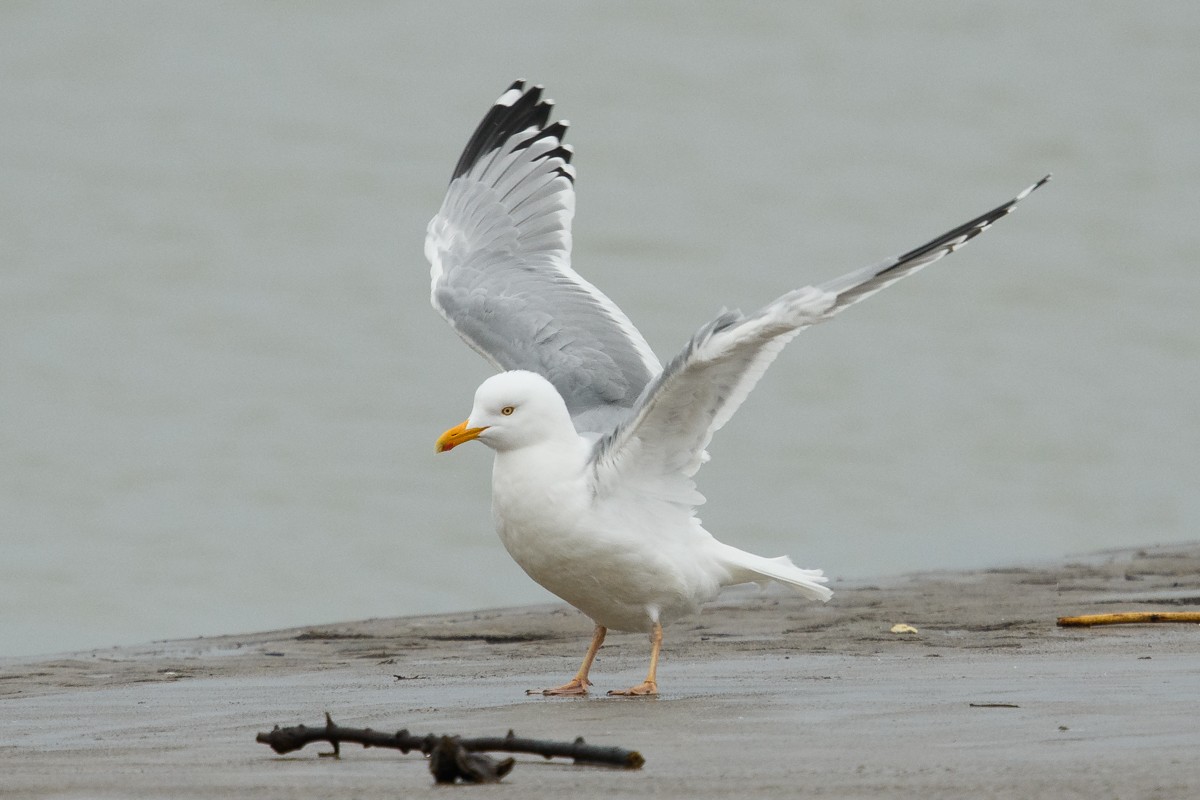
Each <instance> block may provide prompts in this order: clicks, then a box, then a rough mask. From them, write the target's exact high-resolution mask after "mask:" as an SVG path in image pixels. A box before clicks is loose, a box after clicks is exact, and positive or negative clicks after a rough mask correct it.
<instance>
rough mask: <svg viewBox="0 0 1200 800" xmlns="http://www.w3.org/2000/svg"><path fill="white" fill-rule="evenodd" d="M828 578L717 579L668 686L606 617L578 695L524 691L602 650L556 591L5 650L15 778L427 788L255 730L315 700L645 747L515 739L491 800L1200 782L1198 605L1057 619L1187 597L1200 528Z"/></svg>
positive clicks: (409, 723)
mask: <svg viewBox="0 0 1200 800" xmlns="http://www.w3.org/2000/svg"><path fill="white" fill-rule="evenodd" d="M834 588H835V590H836V592H837V593H836V595H835V596H834V599H833V600H832V601H831V602H830V603H829V604H828V605H826V606H818V605H815V604H813V603H810V602H807V601H804V600H802V599H800V598H797V597H794V596H791V595H789V594H787V593H786V592H784V591H775V590H772V591H770V592H768V593H766V594H760V593H759V592H757V590H753V591H736V592H730V593H727V594H726V595H725V596H724V597H723V598H722V600H721V601H720V602H718V603H715V604H712V605H710V606H709V607H707V608H706V609H705V611H704V613H703V614H702V615H700V616H699V617H698V618H696V619H694V620H684V621H681V622H678V623H676V624H674V625H673V626H671V627H670V628H668V630H667V639H666V647H665V650H664V655H663V661H662V664H661V666H660V670H659V687H660V690H661V692H662V694H661V695H660V696H659V697H658V698H653V699H625V698H608V697H605V696H604V691H605V690H607V689H614V688H624V687H626V686H629V685H632V684H634V683H637V682H638V681H640V680H641V678H642V677H643V673H644V670H645V666H646V659H647V655H648V644H647V642H646V640H645V637H644V636H640V635H631V634H615V635H611V636H610V638H609V641H608V643H607V644H606V645H605V647H604V649H603V650H602V651H601V655H600V658H599V659H598V660H597V663H596V666H595V668H594V669H593V673H592V678H593V680H594V681H595V683H596V685H595V687H594V691H595V694H594V695H592V696H591V697H589V698H586V699H569V698H542V697H526V696H525V694H524V690H525V689H526V688H534V687H538V688H540V687H544V686H550V685H556V684H558V683H561V682H563V681H564V680H566V679H567V678H569V677H570V675H571V674H573V673H574V670H575V669H576V667H577V666H578V661H579V659H580V657H581V656H582V654H583V651H584V649H585V647H586V645H587V640H588V635H589V633H590V624H589V623H588V621H587V620H586V619H585V618H583V617H582V616H581V615H579V614H578V613H577V612H575V611H573V610H571V609H568V608H565V607H560V606H542V607H534V608H517V609H504V610H492V611H482V612H477V613H465V614H455V615H446V616H436V617H413V618H403V619H380V620H369V621H365V622H353V623H346V624H339V625H330V626H320V627H316V628H310V629H294V630H286V631H276V632H271V633H261V634H249V635H240V636H226V637H219V638H206V639H196V640H190V641H171V642H159V643H155V644H151V645H146V646H142V647H120V648H114V649H110V650H95V651H89V652H86V653H75V654H70V655H62V656H55V657H41V658H22V659H7V660H0V765H2V768H0V797H9V796H11V797H80V798H83V797H87V798H108V797H113V798H116V797H121V798H151V797H153V798H160V797H185V798H191V797H195V798H212V797H221V796H243V797H248V796H253V797H256V798H276V797H278V798H284V797H286V798H294V797H300V796H306V795H308V796H313V797H323V796H337V797H363V798H366V797H398V796H410V795H412V794H413V793H422V792H433V791H437V789H435V787H434V786H433V783H432V780H431V778H430V775H429V773H428V771H427V768H426V764H425V763H424V760H423V759H422V758H421V757H420V756H414V755H411V754H410V755H407V756H404V755H400V754H399V753H396V752H387V751H380V750H362V749H361V748H358V747H356V746H349V745H348V746H346V747H345V748H344V749H343V757H342V758H341V759H340V760H334V759H329V758H319V757H318V755H317V753H318V752H319V751H321V750H326V749H328V748H327V747H326V746H323V745H317V746H310V747H309V748H307V749H305V750H302V751H300V752H299V753H295V754H292V755H289V756H283V757H281V756H276V755H275V754H274V753H272V752H271V751H270V750H269V749H268V748H267V747H265V746H263V745H260V744H257V743H255V741H254V736H255V734H256V733H257V732H258V731H262V730H268V729H270V728H271V727H272V726H273V725H275V724H280V725H293V724H299V723H306V724H310V725H314V724H318V723H320V722H321V721H322V719H323V717H322V715H323V713H324V712H325V711H329V712H330V713H331V714H332V715H333V717H334V719H335V720H336V721H338V722H339V723H342V724H345V725H351V726H358V727H374V728H376V729H381V730H396V729H400V728H408V729H409V730H410V731H412V732H414V733H427V732H436V733H458V734H463V735H467V736H482V735H498V734H503V733H504V732H505V731H507V730H508V729H510V728H511V729H515V730H516V732H517V733H518V734H520V735H523V736H530V737H537V738H549V739H568V740H570V739H574V738H575V737H577V736H583V737H585V738H586V739H587V740H588V741H589V742H591V743H594V744H604V745H619V746H624V747H629V748H633V749H636V750H639V751H640V752H641V753H642V754H643V755H644V756H645V758H646V766H645V767H644V768H643V769H642V770H640V771H630V772H626V771H617V770H610V769H602V768H594V767H575V766H571V765H570V764H567V763H551V762H545V761H543V760H541V759H538V758H536V757H522V758H520V759H519V760H518V764H517V766H516V768H515V770H514V771H513V773H512V774H511V775H509V776H508V777H507V778H506V779H505V781H504V783H502V784H500V785H499V786H496V787H492V788H489V789H472V790H470V791H478V792H486V793H487V796H489V797H490V796H509V797H514V798H516V797H520V798H526V797H529V798H541V797H546V798H551V797H553V798H561V797H565V796H569V795H574V796H583V797H588V796H598V795H600V794H601V793H604V794H606V795H608V796H614V797H625V796H629V797H633V796H637V797H643V796H661V797H695V798H708V797H713V798H716V797H731V796H735V795H738V794H746V795H748V796H753V797H793V796H804V797H922V798H963V797H989V798H992V797H994V798H1009V797H1012V798H1023V800H1025V799H1027V798H1036V797H1054V798H1074V797H1079V798H1089V799H1090V798H1107V797H1114V798H1115V797H1121V798H1176V797H1178V798H1194V797H1200V764H1198V762H1197V758H1196V754H1197V752H1198V750H1200V658H1198V656H1200V626H1197V625H1193V624H1158V625H1135V626H1112V627H1097V628H1090V629H1082V628H1078V629H1076V628H1073V629H1065V628H1058V627H1056V625H1055V620H1056V618H1057V617H1058V616H1062V615H1067V614H1080V613H1102V612H1111V611H1130V610H1158V611H1162V610H1194V609H1195V608H1196V606H1198V605H1200V544H1188V545H1180V546H1170V547H1160V548H1152V549H1144V550H1139V551H1120V552H1105V553H1097V554H1094V555H1089V556H1087V557H1085V558H1079V559H1075V560H1072V561H1070V562H1069V563H1064V564H1053V565H1034V566H1025V567H1017V568H1012V569H997V570H986V571H978V572H931V573H922V574H914V575H906V576H901V577H894V578H887V579H881V580H878V581H869V582H866V581H856V582H848V581H847V582H836V583H835V584H834ZM333 590H334V591H336V589H333ZM898 623H903V624H908V625H911V626H913V627H914V628H916V629H917V632H916V633H903V634H900V633H891V632H890V629H891V628H892V626H893V625H895V624H898ZM463 791H467V790H465V789H464V790H463Z"/></svg>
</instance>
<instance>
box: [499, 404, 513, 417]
mask: <svg viewBox="0 0 1200 800" xmlns="http://www.w3.org/2000/svg"><path fill="white" fill-rule="evenodd" d="M514 411H516V409H515V408H513V407H512V406H505V407H504V408H502V409H500V413H501V414H503V415H504V416H506V417H507V416H510V415H511V414H512V412H514Z"/></svg>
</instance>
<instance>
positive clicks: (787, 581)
mask: <svg viewBox="0 0 1200 800" xmlns="http://www.w3.org/2000/svg"><path fill="white" fill-rule="evenodd" d="M717 544H718V545H719V547H720V549H719V551H718V553H717V557H718V558H719V559H720V561H721V565H722V566H724V567H725V568H726V569H727V570H729V578H730V579H729V582H728V583H727V584H726V585H728V586H733V585H734V584H738V583H763V582H765V581H778V582H779V583H782V584H784V585H786V586H790V587H791V588H793V589H795V590H796V591H798V592H800V593H801V594H802V595H804V596H805V597H810V598H812V599H813V600H820V601H821V602H822V603H824V602H825V601H826V600H828V599H829V598H831V597H833V590H832V589H829V588H828V587H826V586H824V585H823V584H825V583H827V582H828V581H829V578H826V577H825V573H824V572H822V571H821V570H819V569H800V568H799V567H797V566H796V565H795V564H793V563H792V560H791V559H790V558H788V557H787V556H780V557H779V558H763V557H762V556H756V555H754V554H753V553H747V552H746V551H745V550H738V549H737V548H736V547H730V546H729V545H727V544H724V543H722V542H717Z"/></svg>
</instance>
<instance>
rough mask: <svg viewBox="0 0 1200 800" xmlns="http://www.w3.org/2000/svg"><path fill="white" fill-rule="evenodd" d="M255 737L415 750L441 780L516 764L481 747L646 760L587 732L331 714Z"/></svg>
mask: <svg viewBox="0 0 1200 800" xmlns="http://www.w3.org/2000/svg"><path fill="white" fill-rule="evenodd" d="M256 741H258V742H261V743H262V744H265V745H269V746H270V747H271V749H272V750H274V751H275V752H276V753H279V754H281V755H282V754H284V753H290V752H292V751H293V750H299V749H300V748H302V747H304V746H305V745H308V744H311V743H313V742H329V743H330V744H331V745H333V752H331V753H322V754H321V755H329V756H333V757H334V758H338V757H340V753H341V747H340V745H341V743H342V742H350V743H352V744H360V745H362V746H363V747H388V748H392V749H394V750H399V751H400V752H402V753H408V752H411V751H413V750H417V751H420V752H421V753H423V754H425V755H427V756H430V757H431V759H430V764H429V769H430V771H431V772H433V774H434V778H435V779H436V780H437V782H438V783H453V782H454V781H455V780H456V779H461V780H464V781H468V782H471V783H494V782H496V781H498V780H500V778H502V777H504V776H505V775H506V774H508V772H509V770H511V769H512V766H513V760H512V759H511V758H508V759H505V760H503V761H499V762H497V761H495V760H494V759H491V758H488V757H487V756H481V755H478V754H479V753H481V752H485V751H491V752H503V753H531V754H533V755H539V756H544V757H545V758H555V757H559V758H571V759H574V761H575V763H576V764H598V765H604V766H611V767H623V768H625V769H639V768H641V766H642V765H643V764H644V763H645V759H643V758H642V755H641V753H638V752H637V751H636V750H626V749H624V748H621V747H596V746H594V745H590V744H587V743H586V742H584V740H583V737H580V738H578V739H576V740H575V741H573V742H551V741H545V740H542V739H526V738H521V737H518V736H517V735H516V734H514V733H513V732H512V731H509V732H508V735H507V736H482V737H477V738H474V739H463V738H461V737H458V736H435V735H434V734H427V735H425V736H414V735H412V734H410V733H409V732H408V731H407V730H400V731H397V732H395V733H384V732H382V731H375V730H372V729H370V728H345V727H342V726H340V725H337V724H336V723H334V721H333V719H332V718H331V717H330V716H329V714H326V715H325V724H324V725H321V726H318V727H312V728H310V727H308V726H305V725H295V726H292V727H287V728H281V727H279V726H278V725H276V726H275V729H274V730H272V731H270V732H268V733H260V734H258V736H257V737H256Z"/></svg>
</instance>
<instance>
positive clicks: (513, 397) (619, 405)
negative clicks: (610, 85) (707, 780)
mask: <svg viewBox="0 0 1200 800" xmlns="http://www.w3.org/2000/svg"><path fill="white" fill-rule="evenodd" d="M542 91H543V88H542V87H541V86H532V87H529V88H526V85H525V82H524V81H516V82H515V83H513V84H512V86H510V87H509V88H508V90H507V91H505V92H504V93H503V94H502V95H500V98H499V99H498V100H496V102H495V104H494V105H493V106H492V107H491V109H490V110H489V111H488V112H487V114H486V115H485V116H484V118H483V120H482V121H481V122H480V124H479V126H478V128H477V129H476V130H475V133H474V135H472V136H471V139H470V140H469V141H468V143H467V146H466V148H465V149H464V150H463V152H462V155H461V157H460V158H459V159H458V163H457V165H456V166H455V167H454V173H453V175H452V177H451V180H450V186H449V189H448V190H447V192H446V197H445V200H444V201H443V202H442V206H441V209H440V210H439V211H438V213H437V215H436V216H435V217H434V218H433V219H432V220H431V221H430V223H429V227H428V230H427V235H426V239H425V255H426V257H427V258H428V259H429V262H430V276H431V279H432V289H431V301H432V303H433V307H434V308H435V309H436V310H437V311H438V312H440V313H441V315H442V316H443V317H444V318H445V319H446V321H447V322H448V323H449V324H450V326H451V327H452V328H453V329H454V330H455V331H457V332H458V334H459V335H460V336H461V337H462V338H463V339H464V340H465V341H466V342H467V344H469V345H470V346H471V347H472V348H474V349H475V350H476V351H478V352H479V353H480V354H481V355H482V356H483V357H484V358H485V359H487V360H488V361H489V362H491V364H492V365H493V366H494V367H495V368H496V369H497V370H499V371H500V372H499V374H497V375H494V376H492V377H490V378H488V379H487V380H486V381H484V382H483V384H482V385H481V386H480V387H479V389H478V390H477V391H476V393H475V400H474V405H473V406H472V408H471V413H470V415H469V416H468V417H467V419H466V421H464V422H463V423H461V424H460V425H457V426H455V427H453V428H451V429H450V430H447V431H446V432H445V433H443V434H442V435H441V436H440V437H439V438H438V440H437V444H436V450H437V452H439V453H440V452H446V451H449V450H451V449H453V448H455V447H457V446H458V445H461V444H464V443H466V442H470V441H472V440H474V441H479V442H482V443H483V444H485V445H486V446H488V447H490V448H491V449H492V450H493V451H495V462H494V467H493V471H492V517H493V521H494V523H495V527H496V531H497V533H498V534H499V537H500V540H501V542H502V543H503V544H504V547H505V549H506V550H507V551H508V553H509V555H511V556H512V558H513V559H514V560H515V561H516V562H517V564H519V565H520V566H521V568H522V569H523V570H524V571H525V572H526V573H527V574H528V575H529V577H531V578H532V579H533V580H534V581H536V582H537V583H539V584H541V585H542V586H543V587H545V588H546V589H548V590H549V591H550V592H552V593H554V594H555V595H557V596H558V597H560V598H562V599H563V600H565V601H566V602H568V603H570V604H571V605H572V606H574V607H575V608H577V609H579V610H580V611H582V612H583V613H584V614H586V615H587V616H588V617H589V618H591V620H592V621H593V622H594V623H595V628H594V631H593V634H592V640H591V644H590V645H589V647H588V649H587V654H586V655H585V656H584V659H583V663H582V664H581V666H580V667H579V670H578V672H576V674H575V676H574V677H573V678H572V679H571V680H570V681H568V682H567V683H565V684H563V685H562V686H558V687H555V688H551V689H544V690H541V693H542V694H544V695H568V696H569V695H586V694H587V693H588V687H589V686H590V685H591V681H590V680H589V679H588V675H589V672H590V670H591V667H592V663H593V661H594V660H595V658H596V654H597V652H598V651H599V649H600V646H601V645H602V644H603V643H604V638H605V635H606V634H607V632H608V631H609V630H617V631H634V632H643V633H648V634H649V637H650V643H651V650H650V669H649V672H648V673H647V675H646V679H645V680H644V681H642V682H641V683H640V684H638V685H636V686H634V687H632V688H630V689H626V690H624V691H614V692H609V694H610V695H627V696H640V695H656V694H657V693H658V682H657V668H658V660H659V653H660V651H661V648H662V641H663V625H664V624H667V623H669V622H671V621H672V620H675V619H678V618H680V617H682V616H686V615H691V614H694V613H696V612H697V611H698V610H699V607H700V606H701V605H702V604H703V603H705V602H707V601H710V600H712V599H714V598H715V597H716V596H717V595H718V594H719V593H720V592H721V590H722V589H723V588H724V587H726V586H732V585H735V584H742V583H752V582H753V583H759V584H760V585H765V584H767V583H769V582H771V581H775V582H778V583H781V584H784V585H785V586H788V587H791V588H792V589H794V590H796V591H798V592H799V593H800V594H802V595H804V596H806V597H809V598H812V599H814V600H819V601H826V600H828V599H829V598H830V597H831V596H832V594H833V593H832V592H831V591H830V590H829V588H828V587H826V586H825V585H824V584H825V583H826V582H827V581H828V578H826V577H825V575H824V574H823V573H822V571H821V570H817V569H800V568H799V567H796V566H795V565H794V564H793V563H792V561H791V559H789V558H788V557H787V556H781V557H777V558H764V557H762V556H758V555H754V554H753V553H748V552H746V551H744V550H739V549H738V548H736V547H732V546H730V545H727V544H724V543H722V542H720V541H718V540H717V539H716V538H715V537H714V536H713V535H712V534H710V533H709V532H708V531H706V530H705V529H704V528H703V527H701V524H700V520H699V519H698V518H697V517H696V513H695V511H696V507H697V506H698V505H700V504H701V503H702V502H704V497H703V496H702V495H701V494H700V493H699V492H698V491H697V490H696V485H695V482H694V480H693V478H694V476H695V475H696V472H697V471H698V470H699V469H700V467H701V465H703V464H704V463H705V462H706V461H707V460H708V454H707V453H706V451H705V448H706V447H707V446H708V444H709V442H710V440H711V439H712V436H713V434H714V433H715V432H716V431H717V430H718V429H719V428H721V426H722V425H724V424H725V423H726V422H728V421H729V419H730V417H731V416H732V415H733V413H734V412H735V411H736V410H737V409H738V407H739V406H740V405H741V404H742V402H743V401H744V400H745V399H746V396H747V395H748V394H749V393H750V391H751V389H753V388H754V385H755V384H756V383H757V382H758V380H759V378H760V377H761V376H762V375H763V373H764V371H765V370H766V369H767V367H768V366H769V365H770V364H771V362H772V361H773V360H774V359H775V357H776V356H777V355H778V354H779V351H780V350H781V349H782V348H783V346H784V345H785V344H787V343H788V342H789V341H791V340H792V339H793V338H794V337H795V336H796V334H798V333H799V332H800V331H802V330H804V329H805V328H807V327H809V326H810V325H815V324H816V323H818V322H822V321H824V320H827V319H829V318H830V317H832V316H833V315H835V314H837V313H838V312H840V311H841V310H842V309H844V308H846V307H847V306H850V305H852V304H854V303H857V302H858V301H860V300H863V299H864V298H866V297H869V296H870V295H872V294H874V293H875V292H877V291H879V290H880V289H882V288H884V287H885V286H888V285H889V284H891V283H894V282H895V281H898V280H900V279H901V278H903V277H905V276H907V275H911V274H912V273H914V272H916V271H917V270H919V269H921V268H922V267H925V266H928V265H929V264H932V263H933V262H934V261H937V260H938V259H940V258H942V257H943V256H945V255H948V254H949V253H952V252H954V251H955V250H957V249H958V248H959V247H962V246H963V245H964V244H966V243H967V242H968V241H970V240H971V239H973V238H974V237H976V236H978V235H979V234H980V233H983V232H984V231H985V230H987V229H988V227H990V226H991V225H992V223H994V222H996V221H997V220H998V219H1000V218H1001V217H1004V216H1005V215H1007V214H1008V213H1009V212H1011V211H1012V210H1013V208H1014V207H1015V206H1016V204H1017V203H1019V202H1020V201H1021V200H1023V199H1024V198H1025V197H1027V196H1028V195H1029V194H1030V193H1031V192H1032V191H1034V190H1035V189H1037V188H1038V187H1039V186H1041V185H1043V184H1044V183H1045V182H1046V181H1048V180H1049V179H1050V176H1049V175H1047V176H1046V177H1044V178H1042V179H1041V180H1039V181H1038V182H1037V183H1035V184H1033V185H1032V186H1030V187H1029V188H1027V189H1025V190H1024V191H1023V192H1021V193H1020V194H1018V195H1017V196H1016V197H1015V198H1013V199H1012V200H1010V201H1009V202H1007V203H1004V204H1003V205H1001V206H998V207H997V208H995V209H993V210H991V211H989V212H987V213H986V214H982V215H981V216H978V217H976V218H975V219H972V220H971V221H969V222H966V223H963V224H962V225H959V226H958V227H956V228H954V229H953V230H951V231H948V232H947V233H944V234H942V235H941V236H938V237H937V238H936V239H933V240H932V241H930V242H928V243H926V244H923V245H921V246H920V247H917V248H914V249H912V250H909V251H908V252H906V253H904V254H903V255H901V256H898V257H895V258H890V259H887V260H885V261H883V262H880V263H878V264H875V265H873V266H869V267H866V268H863V269H859V270H856V271H854V272H850V273H848V274H846V275H843V276H842V277H840V278H834V279H833V280H831V281H828V282H826V283H823V284H820V285H819V286H807V287H804V288H800V289H795V290H793V291H789V292H787V293H786V294H784V295H783V296H781V297H779V298H778V299H776V300H774V301H773V302H771V303H768V304H767V305H766V306H764V307H763V308H761V309H760V310H758V311H756V312H754V313H753V314H742V313H740V312H737V311H728V312H724V313H722V314H720V315H719V316H717V317H716V318H715V319H713V320H712V321H710V322H708V323H707V324H705V325H704V326H702V327H701V328H700V329H699V330H698V331H697V332H696V333H695V334H694V335H693V336H692V337H691V339H690V340H689V341H688V342H687V344H686V345H685V346H684V347H683V349H682V350H681V351H680V352H679V353H678V355H676V356H675V357H674V358H672V359H671V360H670V361H669V362H668V363H667V365H666V366H665V367H664V366H662V364H661V363H660V362H659V360H658V359H657V358H656V357H655V355H654V352H653V351H652V350H651V349H650V346H649V345H648V344H647V343H646V340H645V339H644V338H643V337H642V335H641V334H640V333H639V332H638V330H637V328H635V327H634V325H633V323H632V322H630V320H629V318H628V317H627V316H626V315H625V314H624V313H623V312H622V311H621V310H620V309H619V308H618V307H617V305H616V304H615V303H614V302H613V301H612V300H610V299H609V298H608V297H607V296H606V295H604V294H603V293H602V292H601V291H600V290H599V289H597V288H596V287H595V286H593V285H592V284H591V283H589V282H588V281H587V280H585V279H584V278H582V277H581V276H580V275H579V274H578V273H577V272H575V270H574V269H572V267H571V263H570V255H571V219H572V217H573V216H574V212H575V169H574V167H573V166H572V165H571V157H572V155H573V151H572V149H571V148H570V146H569V145H566V144H564V143H563V137H564V135H565V133H566V130H567V125H568V123H567V122H566V121H565V120H560V121H557V122H550V113H551V109H552V106H553V102H552V101H550V100H547V99H543V98H542ZM530 693H534V690H531V692H530Z"/></svg>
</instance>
